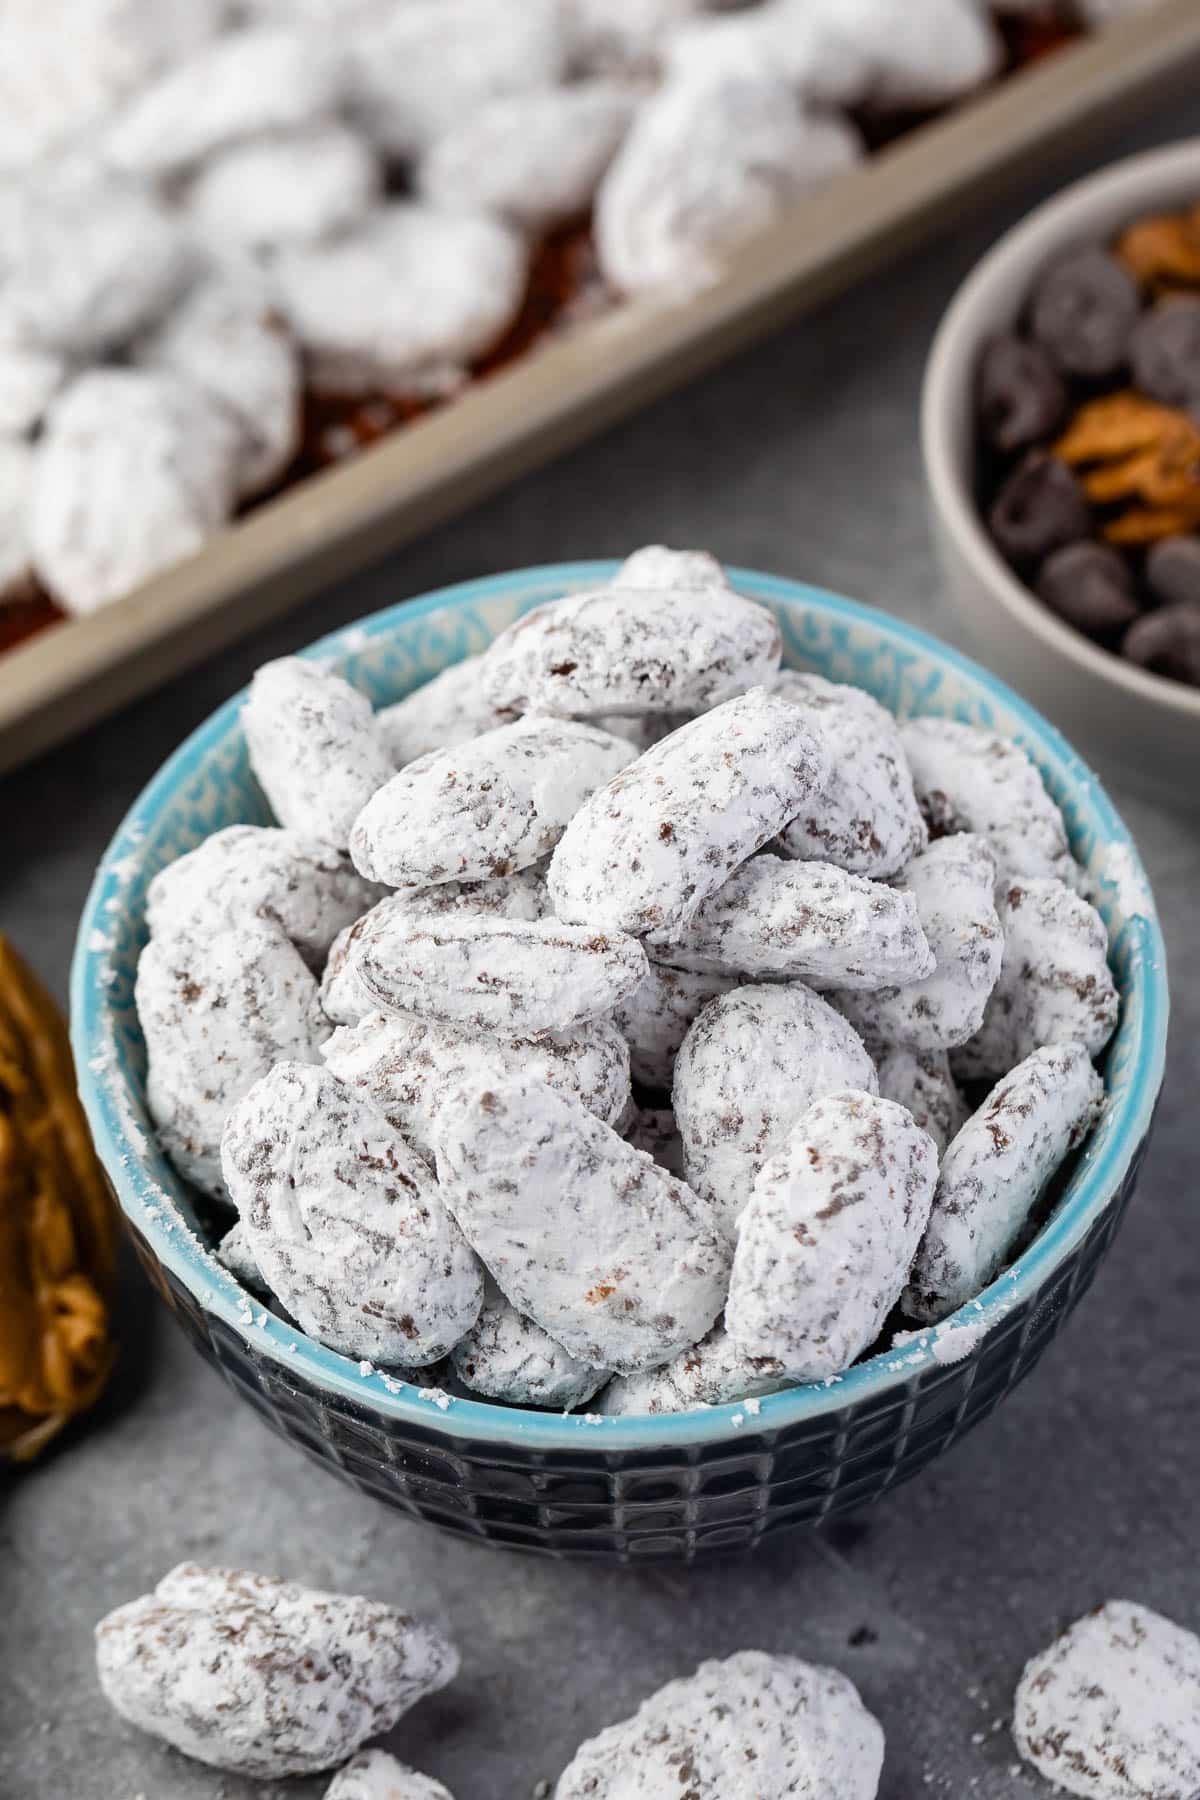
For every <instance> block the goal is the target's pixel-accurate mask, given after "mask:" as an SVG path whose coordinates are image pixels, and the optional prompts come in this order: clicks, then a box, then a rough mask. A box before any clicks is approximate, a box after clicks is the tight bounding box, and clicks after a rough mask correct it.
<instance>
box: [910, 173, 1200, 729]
mask: <svg viewBox="0 0 1200 1800" xmlns="http://www.w3.org/2000/svg"><path fill="white" fill-rule="evenodd" d="M1198 201H1200V138H1192V139H1189V140H1188V141H1187V142H1185V143H1182V144H1174V145H1172V146H1170V147H1169V148H1168V149H1166V150H1151V151H1148V152H1147V153H1146V154H1144V155H1141V156H1133V157H1129V158H1127V159H1126V160H1125V161H1123V162H1120V163H1117V164H1115V165H1113V166H1112V167H1111V168H1107V169H1102V170H1100V171H1099V173H1098V174H1095V175H1091V176H1088V177H1087V178H1086V179H1085V180H1083V181H1080V182H1077V183H1075V184H1074V185H1072V186H1071V187H1068V188H1067V189H1066V190H1065V191H1064V192H1063V193H1061V194H1058V195H1056V196H1055V197H1054V198H1053V199H1051V200H1048V201H1047V202H1046V203H1045V204H1044V205H1042V206H1039V207H1037V208H1036V209H1035V210H1034V211H1033V212H1032V213H1031V214H1030V215H1029V217H1028V218H1027V219H1024V220H1023V221H1022V222H1021V223H1020V224H1019V225H1017V226H1015V227H1014V228H1013V229H1012V230H1011V231H1009V232H1007V233H1006V234H1005V235H1004V237H1002V238H1001V239H1000V241H999V242H998V243H997V244H996V245H994V246H993V248H992V249H991V250H990V251H989V252H988V254H987V255H986V256H985V257H984V258H983V259H982V261H981V262H979V263H978V264H977V266H976V267H975V269H974V270H973V271H972V273H971V274H970V275H969V276H968V278H967V280H966V281H965V282H964V283H963V285H962V287H961V288H960V289H959V290H958V293H957V294H956V295H955V297H954V299H953V301H952V302H951V304H950V307H949V309H948V310H947V312H946V315H945V317H944V319H943V320H942V323H941V325H940V326H939V328H938V332H937V336H936V338H935V339H934V344H933V348H932V350H931V352H930V356H929V363H928V367H927V369H926V374H925V383H924V391H923V394H922V401H921V439H922V450H923V454H924V459H925V469H926V475H927V477H928V481H929V486H930V491H931V494H932V498H933V502H934V505H935V507H936V509H937V513H938V517H939V520H940V522H941V525H942V527H943V529H945V530H946V531H947V533H948V534H949V536H950V538H951V540H952V542H953V544H954V546H955V549H956V550H957V551H958V552H959V554H960V555H961V556H962V557H963V558H964V560H965V561H966V562H967V563H968V564H969V566H970V567H971V569H972V571H973V573H974V574H975V576H976V578H977V580H979V581H980V582H981V583H983V585H984V586H985V587H986V588H987V589H988V590H989V591H990V592H991V593H992V595H993V596H994V597H995V598H996V599H997V600H998V601H999V602H1000V603H1001V604H1003V605H1004V606H1005V607H1007V608H1008V610H1009V611H1010V612H1012V613H1014V614H1016V616H1017V617H1018V618H1019V619H1020V620H1021V622H1022V623H1023V624H1024V625H1025V627H1026V628H1027V629H1028V630H1029V631H1030V632H1031V633H1032V634H1033V636H1034V637H1035V638H1040V639H1041V640H1042V641H1043V642H1044V643H1045V644H1046V645H1047V646H1048V647H1049V648H1053V649H1056V650H1058V651H1059V652H1061V653H1064V654H1066V655H1068V656H1070V657H1071V658H1072V660H1074V661H1075V662H1076V663H1079V664H1082V665H1083V666H1084V667H1086V668H1088V669H1089V670H1091V671H1092V672H1093V673H1094V674H1095V675H1097V676H1099V677H1100V678H1102V679H1103V680H1105V681H1107V682H1109V683H1110V684H1112V685H1114V686H1115V687H1117V688H1123V689H1124V690H1125V691H1126V692H1128V693H1130V694H1136V695H1139V696H1140V697H1141V698H1143V699H1145V700H1149V701H1151V702H1153V703H1154V704H1155V705H1157V706H1160V707H1163V708H1165V709H1167V710H1168V711H1170V712H1174V713H1177V714H1179V715H1181V716H1182V718H1184V719H1188V720H1194V721H1195V722H1196V724H1198V725H1200V691H1197V690H1196V689H1195V688H1190V687H1188V686H1186V685H1185V684H1184V683H1183V682H1179V681H1172V680H1169V679H1168V678H1167V677H1165V676H1162V675H1155V674H1153V673H1152V672H1151V671H1149V670H1147V669H1141V668H1138V667H1137V666H1136V665H1135V664H1133V663H1127V662H1125V661H1123V660H1122V658H1120V657H1119V656H1116V655H1114V654H1113V653H1112V652H1111V651H1108V650H1104V649H1101V648H1100V646H1099V645H1097V644H1093V643H1092V642H1091V640H1090V639H1089V638H1086V637H1085V636H1084V635H1083V633H1082V632H1079V631H1076V630H1074V629H1073V628H1072V627H1071V626H1069V625H1066V624H1064V623H1063V622H1062V621H1061V620H1060V619H1058V618H1056V617H1055V615H1054V614H1053V613H1052V612H1051V611H1050V610H1049V608H1047V607H1046V606H1044V605H1043V604H1042V602H1041V601H1040V600H1039V599H1037V597H1036V595H1034V594H1033V593H1032V592H1031V591H1030V589H1029V588H1028V587H1027V586H1026V585H1025V583H1024V582H1023V581H1021V579H1020V578H1019V577H1018V576H1017V575H1015V574H1014V573H1013V571H1012V570H1011V569H1010V568H1009V566H1008V564H1007V563H1006V562H1005V560H1004V558H1003V557H1002V556H1001V555H1000V552H999V551H998V550H997V549H996V547H995V545H994V544H993V543H992V540H991V538H990V536H989V535H988V532H987V529H986V527H985V525H984V523H983V520H982V518H981V516H980V513H979V508H978V506H977V504H976V500H975V415H974V407H973V394H974V386H975V370H976V366H977V363H978V358H979V352H980V349H981V347H982V345H983V343H984V341H985V339H986V338H988V337H990V336H991V335H992V334H993V333H995V332H998V331H1007V330H1010V329H1011V328H1012V326H1013V325H1014V324H1015V323H1016V322H1017V320H1018V318H1019V317H1020V315H1021V313H1022V311H1023V309H1024V306H1025V303H1026V301H1027V300H1028V297H1029V293H1030V290H1031V288H1032V287H1033V284H1034V282H1035V280H1036V279H1037V277H1038V275H1039V274H1040V273H1041V271H1042V270H1043V269H1044V268H1045V267H1046V266H1047V264H1048V263H1049V262H1051V261H1052V260H1053V259H1054V257H1055V256H1057V255H1060V254H1062V252H1064V251H1066V250H1068V249H1071V248H1073V247H1075V246H1077V245H1083V244H1087V243H1094V242H1097V241H1100V242H1103V241H1105V240H1107V239H1109V238H1111V237H1113V236H1114V235H1115V234H1116V233H1117V232H1118V231H1119V230H1120V229H1121V227H1122V226H1124V225H1127V224H1129V223H1130V222H1131V221H1132V220H1134V219H1136V218H1138V217H1139V216H1142V215H1144V214H1146V213H1150V212H1155V211H1161V212H1170V211H1171V210H1173V209H1176V208H1184V207H1187V206H1191V205H1195V204H1196V203H1197V202H1198Z"/></svg>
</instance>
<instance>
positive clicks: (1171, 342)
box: [974, 185, 1200, 687]
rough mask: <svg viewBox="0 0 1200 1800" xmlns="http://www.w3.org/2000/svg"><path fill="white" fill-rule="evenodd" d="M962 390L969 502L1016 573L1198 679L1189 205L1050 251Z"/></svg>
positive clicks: (1138, 653)
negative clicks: (971, 479) (973, 471)
mask: <svg viewBox="0 0 1200 1800" xmlns="http://www.w3.org/2000/svg"><path fill="white" fill-rule="evenodd" d="M1198 194H1200V185H1198ZM974 398H975V430H976V438H977V470H978V489H977V492H978V499H979V504H980V508H981V511H982V513H983V515H984V517H985V519H986V522H987V527H988V530H989V533H990V535H991V538H992V540H993V542H994V543H995V545H996V547H997V548H998V549H999V551H1000V553H1001V554H1002V555H1003V557H1004V558H1005V560H1006V561H1007V562H1008V563H1009V565H1010V566H1011V568H1012V569H1013V571H1014V573H1016V575H1017V576H1018V577H1019V578H1020V579H1021V580H1022V581H1023V582H1024V583H1026V584H1027V585H1028V587H1029V588H1030V589H1031V590H1032V591H1033V592H1034V593H1036V594H1037V596H1038V597H1039V599H1040V600H1041V601H1042V603H1043V604H1044V605H1045V606H1046V607H1048V608H1049V610H1050V611H1051V612H1053V613H1054V614H1056V615H1057V617H1058V618H1060V619H1061V620H1063V621H1064V622H1065V623H1067V624H1068V625H1071V626H1072V627H1074V628H1075V629H1076V630H1077V631H1080V632H1082V633H1084V634H1085V635H1086V636H1087V637H1088V638H1090V639H1091V640H1092V641H1093V642H1094V643H1097V644H1099V645H1101V646H1102V647H1103V648H1105V649H1107V650H1110V651H1112V652H1113V653H1114V654H1116V655H1120V656H1122V657H1124V658H1125V659H1126V660H1127V661H1129V662H1131V663H1134V664H1136V665H1138V666H1140V667H1141V668H1143V669H1146V670H1149V671H1151V672H1152V673H1154V674H1157V675H1162V676H1165V677H1168V678H1169V679H1171V680H1174V681H1178V682H1184V683H1187V684H1189V685H1191V686H1193V687H1200V200H1198V203H1197V204H1196V205H1194V206H1192V207H1191V208H1190V209H1182V210H1178V211H1171V212H1157V213H1152V214H1143V215H1141V216H1139V217H1136V218H1134V219H1133V220H1132V221H1131V222H1130V223H1128V224H1127V225H1126V226H1125V228H1124V229H1123V230H1121V231H1119V232H1118V233H1117V234H1116V235H1115V236H1113V237H1111V238H1110V239H1108V240H1106V241H1097V242H1092V243H1081V244H1075V245H1074V246H1072V247H1070V248H1067V249H1065V250H1063V251H1061V252H1060V253H1059V254H1058V255H1056V256H1054V257H1052V258H1051V259H1050V261H1049V262H1048V263H1047V264H1046V265H1045V266H1044V268H1043V269H1042V271H1041V273H1040V274H1039V275H1038V277H1037V278H1036V280H1035V282H1034V284H1033V287H1032V291H1031V292H1030V294H1029V297H1028V300H1027V302H1026V304H1025V306H1024V308H1023V310H1022V312H1021V314H1020V317H1019V318H1018V320H1017V323H1016V325H1015V326H1014V328H1013V329H1012V330H1011V331H1007V332H1002V333H998V334H995V335H992V336H991V337H989V338H988V339H987V340H986V341H985V342H984V344H983V345H982V347H981V349H980V353H979V357H978V364H977V368H976V377H975V396H974Z"/></svg>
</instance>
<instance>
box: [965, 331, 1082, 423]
mask: <svg viewBox="0 0 1200 1800" xmlns="http://www.w3.org/2000/svg"><path fill="white" fill-rule="evenodd" d="M976 397H977V401H978V406H979V419H980V423H981V425H982V426H983V430H984V432H985V434H986V436H987V438H988V441H989V443H991V444H992V445H993V446H994V448H995V449H997V450H1024V449H1027V448H1028V446H1029V445H1030V444H1036V443H1037V442H1038V441H1039V439H1042V438H1048V437H1050V436H1052V434H1053V433H1054V432H1056V431H1057V430H1058V428H1059V426H1060V425H1061V424H1062V422H1063V419H1064V418H1065V417H1066V411H1067V390H1066V387H1065V386H1064V384H1063V381H1062V377H1061V376H1060V375H1059V373H1058V371H1057V369H1056V368H1055V367H1054V364H1053V363H1052V362H1051V360H1050V358H1049V357H1048V356H1047V354H1046V352H1045V351H1044V350H1043V349H1042V348H1041V346H1040V344H1027V343H1025V342H1024V341H1023V340H1022V339H1021V338H1018V337H1012V336H1008V335H1005V336H1001V337H994V338H992V339H990V340H989V342H988V343H987V344H986V345H985V346H984V351H983V355H982V357H981V358H980V362H979V376H978V382H977V387H976Z"/></svg>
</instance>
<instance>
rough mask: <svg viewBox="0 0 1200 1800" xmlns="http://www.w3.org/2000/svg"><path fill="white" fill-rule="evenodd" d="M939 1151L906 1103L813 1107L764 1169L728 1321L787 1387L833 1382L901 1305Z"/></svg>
mask: <svg viewBox="0 0 1200 1800" xmlns="http://www.w3.org/2000/svg"><path fill="white" fill-rule="evenodd" d="M937 1164H938V1159H937V1151H936V1149H935V1148H934V1145H933V1141H932V1139H931V1138H930V1137H929V1136H928V1135H927V1134H926V1133H925V1132H924V1131H922V1130H921V1128H920V1126H919V1125H917V1124H916V1122H915V1120H914V1119H913V1117H912V1115H911V1114H910V1113H908V1112H906V1111H905V1109H904V1107H902V1106H897V1105H896V1103H895V1102H894V1101H892V1100H880V1099H878V1098H877V1097H876V1096H875V1095H873V1094H868V1093H858V1092H854V1091H850V1090H843V1091H842V1092H840V1093H833V1094H826V1095H824V1096H823V1097H822V1098H821V1099H819V1100H817V1101H815V1102H814V1103H813V1105H812V1106H810V1107H809V1108H808V1110H807V1112H805V1113H803V1114H802V1115H801V1117H800V1118H799V1119H798V1120H797V1121H796V1123H795V1125H794V1126H793V1127H792V1130H791V1131H790V1133H789V1134H788V1136H787V1139H786V1141H785V1142H784V1144H783V1146H782V1147H781V1148H780V1149H779V1150H777V1151H776V1153H775V1154H774V1155H773V1156H772V1157H771V1159H770V1161H769V1162H767V1163H765V1164H764V1165H763V1167H762V1168H761V1169H760V1171H759V1173H758V1176H757V1178H756V1179H755V1182H754V1191H753V1193H752V1195H751V1197H750V1202H749V1204H748V1206H747V1207H746V1210H745V1212H744V1213H743V1214H742V1216H741V1219H740V1220H739V1223H738V1240H737V1250H736V1252H735V1254H734V1259H733V1274H732V1277H731V1280H730V1285H729V1301H728V1304H727V1305H726V1308H725V1324H726V1327H727V1329H728V1331H729V1335H730V1337H731V1338H732V1339H733V1341H734V1343H735V1344H736V1345H737V1347H738V1348H739V1349H740V1350H741V1351H743V1352H744V1353H745V1355H747V1356H749V1357H754V1358H763V1359H770V1360H771V1363H772V1366H773V1367H774V1368H775V1369H776V1371H777V1372H778V1373H779V1374H782V1375H786V1376H788V1377H790V1378H791V1379H792V1380H794V1381H821V1380H823V1379H825V1378H826V1377H827V1376H830V1375H839V1374H841V1372H842V1371H843V1370H844V1369H848V1368H849V1367H850V1365H851V1363H853V1362H855V1361H856V1360H857V1358H858V1357H860V1356H861V1355H862V1353H863V1351H864V1350H866V1349H868V1348H869V1346H870V1345H871V1344H872V1343H873V1342H874V1341H875V1339H876V1337H878V1335H879V1332H880V1330H881V1328H882V1326H883V1323H884V1320H885V1319H886V1318H887V1316H888V1314H889V1312H890V1311H891V1310H892V1307H893V1306H894V1305H895V1304H896V1302H897V1300H898V1299H899V1298H900V1293H901V1289H902V1288H903V1287H904V1283H905V1281H906V1279H907V1276H908V1271H909V1268H910V1266H911V1264H912V1259H913V1256H914V1255H915V1253H916V1249H917V1245H918V1244H919V1243H920V1241H921V1237H922V1235H923V1233H924V1231H925V1227H926V1224H927V1222H928V1219H929V1212H930V1208H931V1206H932V1205H933V1193H934V1184H935V1182H936V1180H937Z"/></svg>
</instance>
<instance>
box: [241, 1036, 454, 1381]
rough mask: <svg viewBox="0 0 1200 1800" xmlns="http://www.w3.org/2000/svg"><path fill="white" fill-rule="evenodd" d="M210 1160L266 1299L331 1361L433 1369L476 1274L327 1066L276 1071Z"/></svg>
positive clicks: (414, 1163)
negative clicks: (275, 1301)
mask: <svg viewBox="0 0 1200 1800" xmlns="http://www.w3.org/2000/svg"><path fill="white" fill-rule="evenodd" d="M221 1161H222V1167H223V1169H224V1173H225V1182H226V1186H227V1187H228V1190H229V1195H230V1198H231V1199H232V1200H233V1203H234V1205H235V1206H236V1207H237V1209H238V1211H239V1213H240V1214H241V1216H242V1222H243V1224H244V1226H245V1235H246V1242H247V1245H248V1247H249V1249H250V1251H251V1253H252V1255H253V1256H254V1259H255V1261H256V1262H257V1264H258V1266H259V1268H260V1270H261V1271H262V1274H263V1277H264V1279H265V1280H266V1282H267V1284H268V1285H269V1287H270V1288H271V1290H272V1292H273V1293H276V1294H278V1296H279V1298H280V1299H281V1300H282V1301H283V1304H284V1305H285V1306H286V1307H287V1309H288V1311H289V1312H290V1313H292V1314H293V1315H294V1316H295V1317H296V1319H298V1320H299V1322H300V1325H301V1326H302V1328H303V1329H304V1330H305V1331H306V1332H308V1333H309V1335H310V1336H311V1337H314V1338H316V1339H317V1341H318V1343H322V1344H328V1345H329V1346H330V1347H331V1348H332V1349H334V1350H340V1351H341V1352H342V1354H343V1355H344V1356H352V1357H366V1358H369V1359H370V1360H371V1361H372V1362H376V1363H382V1364H384V1365H385V1366H386V1365H388V1364H398V1365H401V1366H406V1365H412V1366H417V1367H419V1366H420V1365H421V1364H423V1363H431V1362H437V1361H438V1360H439V1359H440V1358H441V1357H443V1356H445V1355H446V1354H447V1352H448V1351H449V1350H450V1349H451V1348H452V1347H453V1346H454V1345H455V1344H456V1343H457V1342H458V1340H459V1338H461V1337H462V1335H463V1333H464V1332H465V1331H469V1330H470V1328H471V1326H472V1325H473V1324H474V1323H475V1320H476V1318H477V1317H478V1316H479V1307H480V1303H481V1300H482V1294H483V1288H482V1279H481V1275H480V1270H479V1266H478V1264H477V1262H476V1260H475V1258H474V1256H473V1255H472V1253H471V1251H470V1249H469V1248H468V1246H467V1244H466V1241H465V1240H464V1238H463V1236H462V1233H461V1232H460V1230H459V1228H458V1226H457V1225H456V1224H455V1222H454V1220H453V1218H452V1217H451V1215H450V1214H449V1212H447V1210H446V1206H445V1204H444V1198H443V1195H442V1194H441V1192H440V1191H439V1188H438V1184H437V1182H436V1181H435V1180H434V1178H433V1176H432V1174H431V1173H430V1171H429V1169H428V1168H427V1166H426V1164H425V1163H424V1162H423V1161H422V1159H421V1157H420V1156H419V1155H418V1154H417V1152H416V1151H415V1150H414V1149H413V1148H412V1146H411V1145H410V1144H409V1143H407V1142H406V1141H405V1139H404V1138H403V1137H401V1135H400V1133H399V1132H398V1131H396V1130H395V1129H394V1128H393V1127H392V1126H391V1125H389V1124H388V1123H387V1121H386V1120H385V1119H384V1118H383V1117H382V1116H381V1114H380V1113H378V1112H377V1111H376V1110H375V1109H374V1108H373V1107H372V1106H371V1105H370V1104H369V1102H368V1101H367V1100H366V1099H365V1098H364V1097H363V1096H362V1095H361V1094H359V1093H357V1092H356V1091H355V1089H353V1088H351V1087H348V1086H347V1085H346V1084H345V1083H344V1082H341V1081H339V1080H338V1079H337V1077H336V1076H335V1075H333V1074H331V1073H330V1071H329V1070H328V1069H314V1068H312V1067H309V1066H307V1065H305V1064H302V1063H290V1062H279V1063H277V1064H276V1065H275V1067H274V1068H273V1069H272V1070H271V1071H270V1073H269V1074H268V1075H266V1076H265V1077H264V1078H263V1079H262V1080H261V1081H258V1082H256V1083H255V1085H254V1087H253V1088H251V1090H250V1092H249V1093H248V1094H246V1095H244V1096H243V1097H242V1099H241V1100H240V1101H239V1102H238V1104H237V1106H236V1107H235V1108H234V1109H233V1111H232V1113H231V1114H230V1116H229V1119H228V1122H227V1124H226V1127H225V1133H224V1138H223V1141H222V1145H221Z"/></svg>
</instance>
